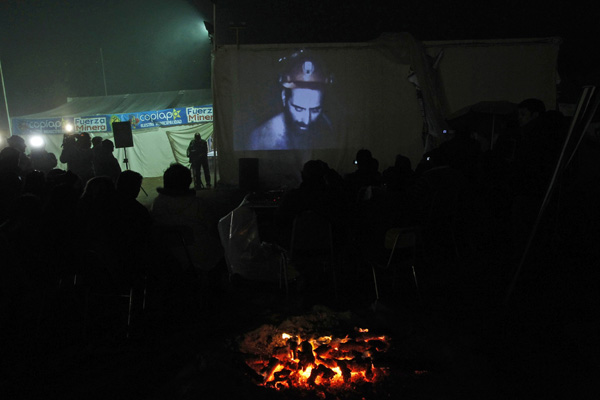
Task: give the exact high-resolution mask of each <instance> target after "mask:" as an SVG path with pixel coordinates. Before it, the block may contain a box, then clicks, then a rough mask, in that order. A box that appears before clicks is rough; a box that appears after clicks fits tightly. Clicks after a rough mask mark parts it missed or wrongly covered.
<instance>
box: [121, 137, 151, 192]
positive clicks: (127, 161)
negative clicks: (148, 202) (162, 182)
mask: <svg viewBox="0 0 600 400" xmlns="http://www.w3.org/2000/svg"><path fill="white" fill-rule="evenodd" d="M123 152H124V154H125V157H123V162H124V163H125V169H126V170H129V160H128V159H127V147H123ZM140 189H142V192H144V194H145V195H146V197H148V193H147V192H146V191H145V190H144V187H143V186H142V185H140Z"/></svg>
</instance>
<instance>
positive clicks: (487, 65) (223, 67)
mask: <svg viewBox="0 0 600 400" xmlns="http://www.w3.org/2000/svg"><path fill="white" fill-rule="evenodd" d="M559 45H560V39H557V38H542V39H510V40H485V41H444V42H423V43H421V42H419V41H417V40H415V39H414V38H413V37H412V36H410V35H409V34H406V33H405V34H389V35H383V36H382V37H381V38H379V39H378V40H375V41H372V42H368V43H336V44H298V45H289V44H286V45H240V46H237V45H236V46H221V47H219V48H218V49H217V51H216V52H215V57H214V76H213V85H214V109H215V114H214V136H212V137H213V138H214V144H215V150H216V147H218V155H219V162H218V167H219V175H220V182H221V183H224V184H227V185H236V184H238V181H239V159H242V158H256V159H258V160H259V175H260V182H261V186H263V187H266V188H277V187H282V186H290V187H291V186H296V185H297V184H298V182H299V181H300V170H301V168H302V165H303V164H304V162H306V161H308V160H310V159H321V160H323V161H325V162H327V163H328V164H329V165H330V167H332V168H334V169H335V170H337V171H338V172H340V173H341V174H345V173H347V172H352V171H353V170H354V168H355V166H354V163H353V161H354V156H355V154H356V151H357V150H359V149H361V148H367V149H369V150H371V152H372V154H373V156H374V157H375V158H377V159H378V160H379V163H380V164H379V165H380V170H383V169H385V168H387V167H389V166H391V165H392V164H393V162H394V160H395V156H396V154H403V155H406V156H408V157H409V158H410V159H411V161H412V163H413V167H414V166H415V165H416V163H417V162H418V161H419V160H420V158H421V155H422V154H423V152H424V150H425V149H426V148H429V147H431V146H435V144H436V143H439V142H440V141H443V140H444V137H443V135H442V133H441V132H442V130H443V129H444V128H445V127H446V124H445V118H446V117H447V116H449V115H451V114H452V113H454V112H456V111H457V110H459V109H462V108H464V107H465V106H468V105H470V104H475V103H477V102H481V101H510V102H515V103H518V102H520V101H521V100H524V99H526V98H530V97H536V98H539V99H541V100H543V101H544V103H545V104H546V107H547V108H548V109H554V108H555V107H556V82H557V78H558V76H557V71H556V61H557V57H558V50H559ZM299 50H303V51H308V52H311V53H312V54H314V55H316V56H318V57H319V59H321V60H322V61H323V62H324V63H325V64H326V65H327V67H328V69H329V70H330V71H331V74H332V84H331V85H330V89H329V91H328V93H327V97H326V102H325V103H324V107H323V108H324V113H326V114H327V117H328V119H329V121H330V122H331V125H332V127H333V132H334V135H335V141H334V144H333V145H330V146H325V147H323V146H321V147H314V148H310V147H303V148H297V149H285V150H280V149H270V150H267V149H258V150H252V149H250V147H249V146H248V145H247V144H248V137H249V136H250V134H251V132H252V130H253V129H254V128H256V127H257V126H258V125H260V124H261V123H263V122H264V121H266V120H268V119H269V118H271V117H272V116H273V115H274V114H276V113H278V112H281V99H282V97H281V96H282V94H281V93H282V92H281V84H280V82H279V81H278V78H279V76H278V72H279V70H280V64H281V63H280V60H282V59H284V58H286V57H289V56H290V55H291V54H292V53H294V52H297V51H299ZM212 105H213V94H212V92H211V90H208V89H206V90H183V91H179V92H166V93H148V94H140V95H134V94H129V95H118V96H105V97H85V98H74V99H69V101H68V102H67V103H66V104H64V105H62V106H60V107H58V108H56V109H53V110H49V111H46V112H43V113H39V114H34V115H28V116H24V117H15V118H13V119H12V126H13V134H19V135H31V134H34V133H43V134H44V135H45V137H46V142H47V149H48V150H49V151H52V152H54V153H55V154H57V155H59V154H60V146H61V143H62V133H63V131H64V125H65V124H66V123H67V122H69V121H70V122H72V123H75V122H78V123H79V125H78V130H80V131H82V130H85V131H88V132H91V133H92V135H94V136H95V135H100V136H103V137H107V138H111V137H112V133H111V131H110V123H111V122H112V121H113V120H130V121H132V126H133V127H134V128H135V129H134V133H133V142H134V146H133V148H129V149H127V158H128V159H129V166H130V168H131V169H133V170H136V171H138V172H140V173H142V175H144V176H145V177H153V176H162V173H163V171H164V170H165V169H166V167H167V166H168V165H169V164H170V163H172V162H174V161H177V162H181V163H183V164H187V158H186V157H185V150H186V147H187V144H188V143H189V140H191V138H192V137H193V134H194V133H200V134H201V135H202V137H203V138H211V135H212V133H213V113H212V112H213V108H212ZM178 113H179V114H178ZM76 118H79V119H77V120H76ZM209 143H210V144H211V145H212V144H213V143H212V142H210V141H209ZM115 156H116V157H117V158H118V159H119V160H121V161H122V160H123V158H124V156H125V154H124V151H123V149H117V150H116V151H115ZM212 171H214V168H211V172H212Z"/></svg>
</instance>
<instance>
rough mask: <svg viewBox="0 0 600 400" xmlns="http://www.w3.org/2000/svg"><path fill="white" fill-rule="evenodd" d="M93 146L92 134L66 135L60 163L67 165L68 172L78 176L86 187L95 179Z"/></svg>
mask: <svg viewBox="0 0 600 400" xmlns="http://www.w3.org/2000/svg"><path fill="white" fill-rule="evenodd" d="M91 145H92V141H91V139H90V134H89V133H87V132H82V133H80V134H79V135H66V136H65V137H64V139H63V145H62V147H63V149H62V152H61V153H60V162H62V163H66V164H67V170H68V171H71V172H73V173H74V174H75V175H77V176H78V177H79V179H81V183H82V184H83V185H84V186H85V184H86V182H87V181H88V180H89V179H91V178H93V177H94V155H93V153H92V149H91Z"/></svg>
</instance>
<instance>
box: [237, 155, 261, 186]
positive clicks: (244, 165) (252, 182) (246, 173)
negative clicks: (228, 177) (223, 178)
mask: <svg viewBox="0 0 600 400" xmlns="http://www.w3.org/2000/svg"><path fill="white" fill-rule="evenodd" d="M239 186H240V189H242V190H248V191H252V190H257V189H258V158H240V160H239Z"/></svg>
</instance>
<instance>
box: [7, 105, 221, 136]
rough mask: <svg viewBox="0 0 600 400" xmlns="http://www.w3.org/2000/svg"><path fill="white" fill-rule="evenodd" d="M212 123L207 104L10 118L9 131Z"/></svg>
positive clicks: (58, 131)
mask: <svg viewBox="0 0 600 400" xmlns="http://www.w3.org/2000/svg"><path fill="white" fill-rule="evenodd" d="M212 120H213V108H212V105H208V106H202V107H180V108H171V109H168V110H158V111H143V112H135V113H127V114H112V115H94V116H89V117H75V118H72V117H64V118H12V130H13V134H14V135H29V134H44V135H48V134H50V135H52V134H63V133H67V132H89V133H106V132H112V123H113V122H123V121H131V128H132V129H147V128H155V127H161V126H176V125H187V124H195V123H201V122H212ZM69 125H70V127H69Z"/></svg>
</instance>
